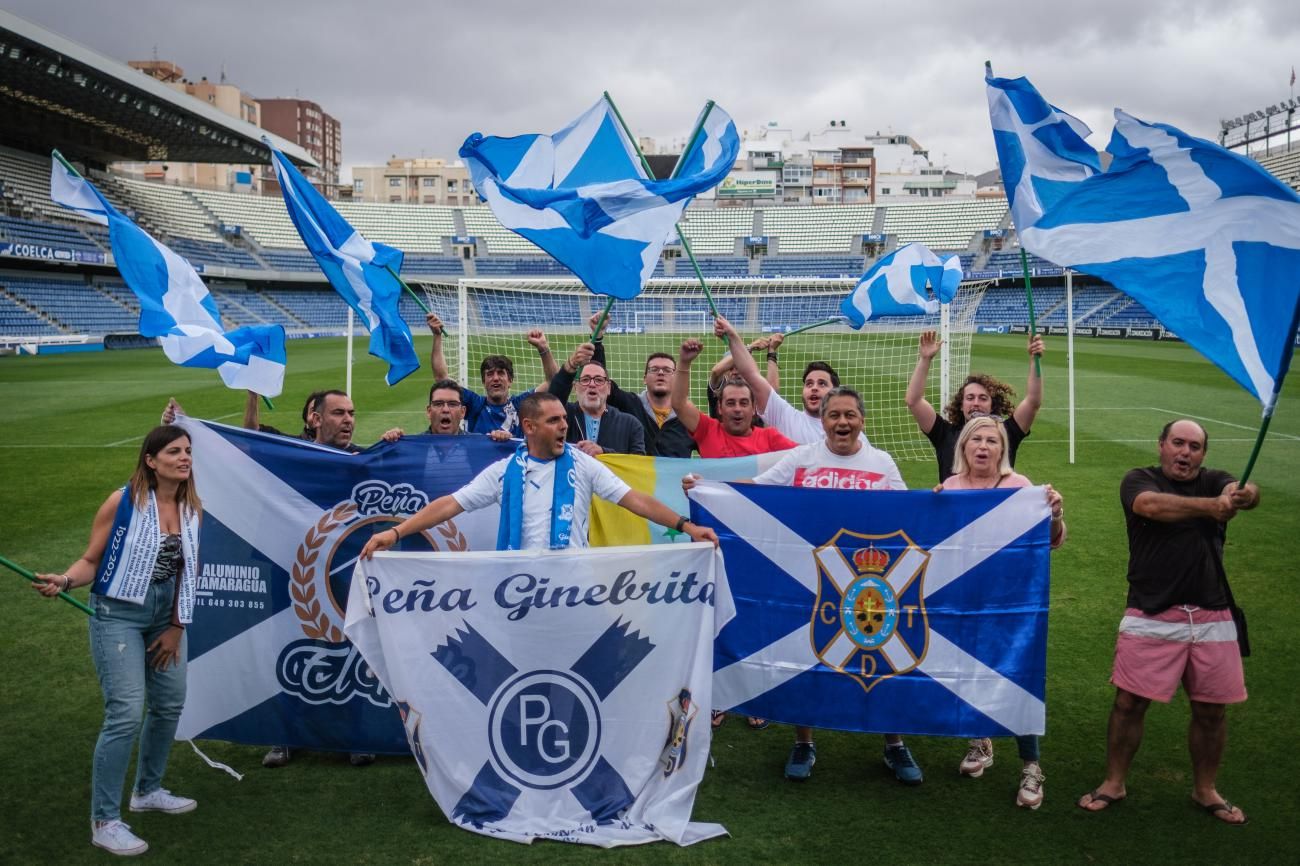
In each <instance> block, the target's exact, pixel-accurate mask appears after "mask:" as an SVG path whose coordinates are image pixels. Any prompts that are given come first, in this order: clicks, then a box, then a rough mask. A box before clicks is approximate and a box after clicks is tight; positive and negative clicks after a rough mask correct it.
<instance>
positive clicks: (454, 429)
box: [424, 379, 465, 436]
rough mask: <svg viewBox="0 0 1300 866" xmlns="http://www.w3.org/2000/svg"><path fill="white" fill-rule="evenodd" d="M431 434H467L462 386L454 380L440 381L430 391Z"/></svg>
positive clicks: (426, 413) (426, 409)
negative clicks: (461, 394)
mask: <svg viewBox="0 0 1300 866" xmlns="http://www.w3.org/2000/svg"><path fill="white" fill-rule="evenodd" d="M424 414H425V415H427V416H428V417H429V432H430V433H438V434H441V435H443V436H455V435H457V434H459V433H464V432H465V404H464V403H463V402H461V399H460V385H458V384H456V382H455V380H453V379H439V380H438V381H437V382H434V383H433V387H432V388H430V389H429V405H428V406H427V407H425V410H424Z"/></svg>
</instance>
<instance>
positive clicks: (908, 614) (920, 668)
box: [690, 481, 1051, 737]
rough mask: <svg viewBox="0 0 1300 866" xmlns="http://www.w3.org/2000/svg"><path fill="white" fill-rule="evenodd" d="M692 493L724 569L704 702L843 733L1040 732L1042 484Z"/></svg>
mask: <svg viewBox="0 0 1300 866" xmlns="http://www.w3.org/2000/svg"><path fill="white" fill-rule="evenodd" d="M690 499H691V519H692V520H694V521H697V522H699V523H701V524H703V525H705V526H711V527H713V528H714V529H715V530H716V531H717V533H718V537H719V539H720V540H721V542H722V553H723V556H724V557H725V560H726V563H727V572H728V574H730V575H732V576H733V578H732V580H731V583H730V594H731V599H732V602H733V604H734V607H735V616H734V617H732V619H731V621H730V622H728V623H727V625H726V626H725V627H724V628H723V629H722V631H721V632H720V633H719V635H718V638H717V640H716V641H715V643H714V671H713V706H714V707H716V708H718V709H724V710H725V709H733V708H734V709H736V710H737V711H738V712H741V713H744V714H746V715H751V716H758V717H760V718H765V719H773V720H775V721H781V722H786V723H789V724H797V725H809V726H811V727H816V728H833V729H838V730H845V731H874V732H877V733H901V734H928V735H934V736H947V737H996V736H1007V735H1012V734H1014V735H1020V734H1041V733H1043V729H1044V724H1045V718H1046V706H1045V703H1044V693H1045V686H1046V675H1047V601H1048V580H1049V578H1048V569H1049V561H1048V560H1049V541H1048V523H1049V521H1050V518H1051V513H1050V510H1049V509H1048V507H1047V499H1046V497H1045V496H1044V495H1043V488H1041V487H1025V488H1020V489H1018V490H988V491H974V492H966V493H941V494H934V493H930V492H928V491H871V492H856V491H844V490H811V489H804V488H791V487H774V486H765V485H761V484H720V483H718V482H711V481H702V482H699V483H697V484H696V486H695V488H694V489H692V490H691V492H690ZM735 576H743V578H744V579H743V580H738V579H736V577H735Z"/></svg>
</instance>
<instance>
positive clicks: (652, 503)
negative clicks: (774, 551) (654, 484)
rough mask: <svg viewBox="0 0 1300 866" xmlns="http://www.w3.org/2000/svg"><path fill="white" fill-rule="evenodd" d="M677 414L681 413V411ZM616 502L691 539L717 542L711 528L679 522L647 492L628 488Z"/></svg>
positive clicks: (667, 508)
mask: <svg viewBox="0 0 1300 866" xmlns="http://www.w3.org/2000/svg"><path fill="white" fill-rule="evenodd" d="M677 414H678V415H681V412H678V413H677ZM618 504H619V505H621V506H622V507H624V508H626V509H627V510H628V511H630V512H632V513H633V514H635V515H637V516H638V517H644V518H645V519H646V520H649V521H650V522H652V523H657V524H659V525H660V526H666V527H668V528H669V529H676V530H678V531H679V532H685V533H686V534H687V535H689V536H690V537H691V540H692V541H710V542H712V543H713V545H714V546H715V547H716V546H717V544H718V534H717V533H716V532H714V531H713V530H712V529H710V528H709V527H707V526H697V525H696V524H694V523H692V522H691V521H689V520H687V521H685V522H681V517H680V516H679V515H678V514H677V513H676V512H675V511H673V510H672V509H671V508H669V507H668V506H667V505H664V504H663V503H662V502H660V501H659V500H658V499H655V498H654V497H653V496H651V495H649V494H648V493H642V492H640V491H639V490H629V491H628V492H627V493H626V494H624V496H623V498H622V499H620V500H619V501H618ZM679 522H681V525H680V526H679V525H678V523H679Z"/></svg>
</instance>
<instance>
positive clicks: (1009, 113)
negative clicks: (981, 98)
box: [985, 74, 1101, 236]
mask: <svg viewBox="0 0 1300 866" xmlns="http://www.w3.org/2000/svg"><path fill="white" fill-rule="evenodd" d="M985 85H986V90H987V93H988V100H989V120H990V122H991V123H992V124H993V143H994V145H995V147H996V148H997V152H998V165H999V166H1000V167H1001V169H1002V185H1003V187H1004V188H1005V189H1006V191H1007V202H1008V203H1009V204H1010V205H1011V217H1012V219H1013V220H1015V223H1016V229H1017V230H1018V231H1020V232H1021V233H1022V236H1023V232H1024V230H1025V229H1027V228H1029V227H1030V226H1032V225H1033V224H1034V223H1036V222H1038V218H1039V217H1041V216H1042V215H1043V211H1044V209H1046V208H1047V207H1050V206H1051V205H1052V204H1053V203H1055V202H1056V201H1057V200H1058V199H1059V198H1060V197H1061V196H1062V195H1063V194H1064V193H1065V192H1066V191H1068V190H1070V189H1072V188H1073V187H1074V185H1075V184H1077V183H1079V182H1080V181H1082V180H1085V179H1087V178H1089V177H1091V176H1092V175H1094V174H1096V173H1097V172H1099V171H1101V163H1100V161H1099V160H1098V158H1097V151H1096V150H1094V149H1093V148H1092V146H1091V145H1089V144H1088V143H1087V142H1086V141H1084V139H1085V138H1087V137H1088V136H1089V135H1091V134H1092V130H1090V129H1088V127H1087V125H1086V124H1084V122H1083V121H1081V120H1079V119H1078V118H1077V117H1074V116H1073V115H1070V114H1067V113H1066V112H1064V111H1062V110H1061V109H1059V108H1057V107H1056V106H1054V105H1051V104H1050V103H1048V101H1047V100H1046V99H1043V97H1042V96H1041V95H1040V94H1039V92H1038V91H1037V90H1035V89H1034V86H1033V85H1032V84H1030V83H1029V79H1027V78H994V77H993V76H992V75H991V74H986V76H985Z"/></svg>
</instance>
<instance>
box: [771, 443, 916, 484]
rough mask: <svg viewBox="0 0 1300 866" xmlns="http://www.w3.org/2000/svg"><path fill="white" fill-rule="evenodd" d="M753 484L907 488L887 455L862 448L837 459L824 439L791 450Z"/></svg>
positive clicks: (870, 448) (891, 459)
mask: <svg viewBox="0 0 1300 866" xmlns="http://www.w3.org/2000/svg"><path fill="white" fill-rule="evenodd" d="M754 483H756V484H777V485H782V486H786V487H810V488H816V489H820V490H906V489H907V485H906V484H904V483H903V476H902V475H901V474H899V472H898V465H897V464H895V463H894V458H892V457H890V456H889V454H888V453H887V452H885V451H881V450H880V449H879V448H873V447H872V446H870V445H863V446H862V447H861V448H859V449H858V450H857V453H855V454H850V455H848V456H847V457H846V456H841V455H839V454H836V453H835V452H834V451H831V449H830V448H828V447H826V440H825V439H823V440H822V441H820V442H817V443H814V444H811V445H800V446H799V447H798V448H795V449H793V450H791V451H790V452H789V453H788V454H786V456H785V457H783V458H782V459H781V461H780V462H779V463H777V464H776V465H775V466H773V467H771V468H770V469H768V470H767V471H766V472H763V473H760V474H759V475H758V476H757V477H756V478H755V479H754Z"/></svg>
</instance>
